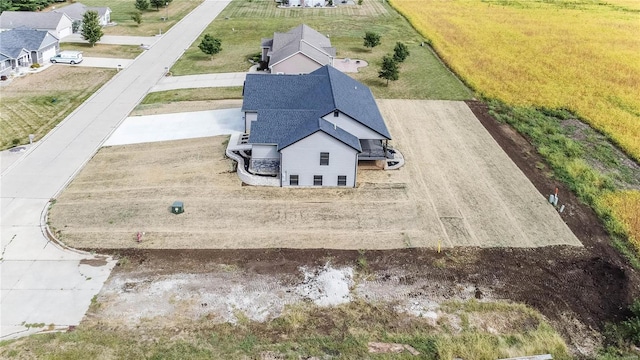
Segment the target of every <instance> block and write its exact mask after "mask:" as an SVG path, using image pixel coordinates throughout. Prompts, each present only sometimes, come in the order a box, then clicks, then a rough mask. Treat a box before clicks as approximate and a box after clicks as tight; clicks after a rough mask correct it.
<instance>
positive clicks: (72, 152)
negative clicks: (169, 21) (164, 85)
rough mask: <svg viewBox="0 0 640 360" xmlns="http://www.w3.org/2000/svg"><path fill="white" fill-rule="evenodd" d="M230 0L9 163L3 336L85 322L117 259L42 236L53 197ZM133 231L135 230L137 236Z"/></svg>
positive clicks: (1, 223)
mask: <svg viewBox="0 0 640 360" xmlns="http://www.w3.org/2000/svg"><path fill="white" fill-rule="evenodd" d="M229 2H230V1H228V0H224V1H223V0H205V1H204V2H203V3H202V4H201V5H199V6H198V7H197V8H195V9H194V10H193V11H192V12H191V13H189V15H187V16H186V17H184V18H183V19H182V20H181V21H180V22H178V23H177V24H176V25H175V26H174V27H173V28H172V29H171V30H170V31H168V32H167V33H166V34H165V35H164V36H163V37H162V38H161V39H160V41H158V42H156V43H155V44H154V45H153V46H152V47H151V48H150V49H149V50H148V51H145V52H144V53H143V54H142V55H140V56H139V57H138V58H137V59H136V60H135V61H134V62H133V64H131V65H130V66H129V67H128V68H126V69H124V70H122V71H120V72H119V73H118V74H117V75H116V76H114V77H113V78H112V79H111V80H110V81H109V82H107V83H106V84H105V85H104V86H103V87H102V88H100V90H98V91H97V92H96V93H95V94H93V95H92V96H91V97H90V98H89V99H88V100H87V101H86V102H84V103H83V104H82V105H81V106H80V107H79V108H77V109H76V110H75V111H74V112H73V113H72V114H71V115H69V116H68V117H67V118H66V119H65V120H64V121H62V122H61V123H60V124H59V125H58V126H56V127H55V128H54V129H53V130H52V131H51V132H49V133H48V134H47V135H46V136H45V137H44V138H43V139H42V140H41V141H39V142H38V143H37V144H34V146H33V147H31V148H30V149H28V150H27V151H25V152H24V153H23V155H22V156H20V157H19V158H18V159H13V161H14V163H13V164H11V165H10V166H8V167H6V168H5V167H3V171H2V176H1V177H0V247H1V250H2V252H1V257H2V258H1V260H0V277H1V278H0V281H1V284H0V285H1V286H0V303H1V308H0V338H1V339H8V338H13V337H18V336H23V335H27V334H30V333H34V332H39V331H42V330H45V329H47V328H49V326H51V327H53V328H57V329H61V328H66V327H68V326H70V325H77V324H79V323H80V321H81V320H82V318H83V316H84V314H85V312H86V311H87V309H88V307H89V304H90V303H91V298H92V297H93V296H94V295H95V294H97V293H98V292H99V290H100V288H101V287H102V285H103V284H104V281H105V280H106V279H107V278H108V276H109V274H110V272H111V269H112V268H113V266H114V265H115V261H114V260H113V259H111V258H109V257H105V256H100V255H92V254H88V253H83V252H77V251H73V250H70V249H64V248H62V247H59V246H57V245H56V244H53V243H51V242H49V240H48V238H47V237H46V236H44V234H43V231H44V230H45V224H46V220H45V218H44V216H45V215H46V213H47V208H48V206H49V204H50V202H49V201H50V200H51V199H52V198H55V197H56V196H57V195H58V194H59V193H60V192H61V191H62V190H63V189H64V188H65V186H66V185H67V184H68V183H69V182H70V181H71V180H72V179H73V177H74V176H75V174H76V173H77V172H78V171H80V169H82V167H83V166H84V165H85V164H86V163H87V162H88V161H89V160H90V159H91V157H92V156H93V155H94V154H95V152H96V151H97V149H98V148H99V147H100V146H101V145H102V143H103V142H104V141H105V139H107V138H108V137H109V135H110V134H111V133H112V132H113V131H114V130H115V129H116V128H117V127H118V125H119V124H120V123H121V122H122V121H123V120H124V119H125V118H126V116H127V115H128V114H129V113H130V112H131V110H133V108H134V107H135V106H136V105H137V104H138V103H139V102H140V100H141V99H142V98H143V97H144V96H145V95H146V94H147V92H148V91H149V89H150V88H151V86H153V85H155V84H156V83H157V82H158V80H159V79H160V78H161V77H162V76H163V75H164V73H165V68H166V67H170V66H171V65H172V64H173V63H174V62H175V61H176V60H177V59H178V58H179V57H180V56H181V55H182V53H183V51H184V49H185V48H187V47H188V46H189V45H190V44H191V43H192V42H193V41H194V40H195V39H197V37H198V36H199V35H200V34H201V33H202V31H203V30H204V29H205V28H206V27H207V25H209V23H211V21H213V19H214V18H215V17H216V16H218V14H219V13H220V12H221V11H222V10H223V9H224V8H225V7H226V6H227V5H228V4H229ZM138 45H139V44H138ZM134 233H135V230H133V229H132V232H131V236H132V242H133V235H134ZM63 239H64V232H63ZM132 245H133V244H132ZM29 324H45V327H34V326H28V325H29Z"/></svg>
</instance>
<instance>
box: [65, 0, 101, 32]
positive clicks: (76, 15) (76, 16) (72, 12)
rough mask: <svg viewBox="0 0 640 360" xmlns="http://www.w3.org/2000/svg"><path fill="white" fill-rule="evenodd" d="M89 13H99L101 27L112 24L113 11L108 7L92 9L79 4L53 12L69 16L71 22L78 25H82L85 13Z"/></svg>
mask: <svg viewBox="0 0 640 360" xmlns="http://www.w3.org/2000/svg"><path fill="white" fill-rule="evenodd" d="M87 11H95V12H96V13H98V19H99V20H100V25H102V26H106V25H107V24H109V23H110V22H111V9H110V8H108V7H91V6H86V5H84V4H82V3H79V2H77V3H73V4H71V5H68V6H64V7H61V8H59V9H56V10H53V12H55V13H60V14H65V15H67V16H68V17H69V18H70V19H71V21H73V22H76V23H78V24H82V18H83V16H84V13H86V12H87ZM76 26H78V25H76ZM77 28H79V27H77Z"/></svg>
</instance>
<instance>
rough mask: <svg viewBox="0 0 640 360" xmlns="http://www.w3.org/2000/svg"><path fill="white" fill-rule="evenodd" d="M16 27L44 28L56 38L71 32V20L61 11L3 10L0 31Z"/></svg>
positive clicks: (0, 16)
mask: <svg viewBox="0 0 640 360" xmlns="http://www.w3.org/2000/svg"><path fill="white" fill-rule="evenodd" d="M16 28H29V29H33V30H46V31H49V32H50V33H51V34H52V35H53V36H55V37H56V38H58V39H62V38H64V37H65V36H69V35H71V34H72V29H73V22H72V21H71V19H70V18H69V17H68V16H67V15H65V14H61V13H56V12H33V11H3V12H2V14H0V31H6V30H11V29H16Z"/></svg>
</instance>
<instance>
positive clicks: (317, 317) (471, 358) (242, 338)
mask: <svg viewBox="0 0 640 360" xmlns="http://www.w3.org/2000/svg"><path fill="white" fill-rule="evenodd" d="M176 300H177V301H180V296H177V299H176ZM174 303H175V302H174ZM100 305H101V304H100V303H95V305H94V309H93V311H92V313H93V315H92V317H93V318H95V317H96V315H95V314H96V313H97V314H100V312H101V310H100ZM442 309H443V310H442V312H443V320H442V321H440V322H439V323H438V324H436V325H433V324H430V323H429V321H428V320H427V319H425V318H422V317H416V316H412V315H409V314H406V313H402V312H398V311H396V310H394V308H393V307H392V306H391V305H386V304H369V303H366V302H363V301H355V302H352V303H349V304H345V305H340V306H336V307H330V308H326V307H319V306H315V305H313V304H298V305H295V306H289V307H287V308H286V309H285V311H284V313H283V314H282V316H280V317H278V318H275V319H273V320H269V321H266V322H258V321H253V320H250V319H247V318H246V317H242V315H241V311H240V310H236V311H235V312H236V314H238V316H239V317H240V320H239V321H238V323H237V324H229V323H223V324H219V323H216V322H215V321H211V320H214V319H209V318H207V317H203V318H202V319H201V320H199V321H193V322H191V323H189V325H186V326H185V325H184V324H181V326H179V327H178V328H173V329H171V328H144V330H142V329H140V330H135V329H134V330H131V329H127V328H126V327H125V328H122V327H117V328H112V327H109V326H105V325H104V324H100V323H97V322H96V321H93V322H94V323H93V324H91V325H81V326H79V327H78V328H77V329H76V330H75V331H73V332H68V333H53V334H44V335H33V336H30V337H27V338H22V339H19V340H10V341H3V342H0V356H1V357H3V358H6V359H8V358H19V359H87V358H91V359H98V360H100V359H113V358H118V359H192V360H195V359H300V358H302V359H306V358H318V359H324V358H340V359H368V358H374V359H391V358H393V359H413V358H421V359H452V358H454V357H462V358H464V359H467V360H480V359H497V358H505V357H511V356H516V355H518V356H523V355H536V354H543V353H551V354H553V358H554V359H558V360H568V359H570V358H571V357H570V356H569V354H568V351H567V347H566V345H565V343H564V341H563V340H562V338H561V337H560V335H558V333H556V332H555V331H554V330H553V329H552V328H551V326H550V325H549V324H548V322H547V321H546V320H545V319H544V317H542V316H541V315H540V314H539V313H537V312H536V311H534V310H531V309H529V308H526V307H525V306H522V305H509V304H500V303H497V304H494V303H478V302H473V301H472V302H469V303H458V302H450V303H448V304H444V306H443V307H442ZM96 319H98V320H99V319H100V317H99V315H98V317H97V318H96ZM149 320H152V319H149ZM487 324H492V325H493V324H497V325H494V326H496V327H497V330H496V328H490V329H486V327H487V326H488V325H487ZM43 325H44V324H43ZM44 328H46V325H45V326H44ZM457 328H459V330H456V329H457ZM178 329H180V332H179V333H177V332H174V330H178ZM369 341H377V342H390V343H402V344H408V345H411V346H412V347H413V348H414V349H416V350H417V351H419V352H420V356H419V357H415V356H412V355H410V354H409V353H408V352H406V351H405V352H404V353H403V354H369V353H368V350H367V344H368V342H369Z"/></svg>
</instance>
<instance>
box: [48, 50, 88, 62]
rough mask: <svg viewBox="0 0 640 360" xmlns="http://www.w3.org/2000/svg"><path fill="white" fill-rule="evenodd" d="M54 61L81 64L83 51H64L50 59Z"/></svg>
mask: <svg viewBox="0 0 640 360" xmlns="http://www.w3.org/2000/svg"><path fill="white" fill-rule="evenodd" d="M49 61H51V62H52V63H54V64H55V63H63V64H71V65H74V64H79V63H81V62H82V51H62V52H60V53H59V54H58V55H56V56H54V57H52V58H51V59H49Z"/></svg>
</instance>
